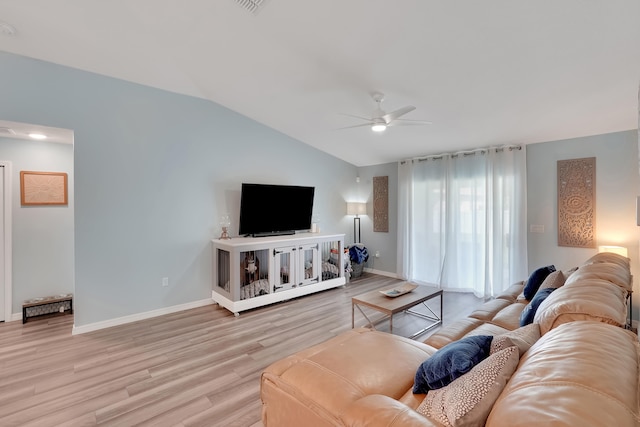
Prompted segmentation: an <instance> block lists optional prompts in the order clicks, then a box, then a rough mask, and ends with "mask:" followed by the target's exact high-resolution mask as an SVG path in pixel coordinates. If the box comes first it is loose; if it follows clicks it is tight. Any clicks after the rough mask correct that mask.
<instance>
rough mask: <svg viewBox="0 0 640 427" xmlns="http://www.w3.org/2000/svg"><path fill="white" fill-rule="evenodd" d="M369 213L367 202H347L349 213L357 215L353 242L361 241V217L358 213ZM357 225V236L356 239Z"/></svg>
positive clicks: (354, 221) (354, 222)
mask: <svg viewBox="0 0 640 427" xmlns="http://www.w3.org/2000/svg"><path fill="white" fill-rule="evenodd" d="M366 214H367V204H366V203H362V202H347V215H355V217H354V218H353V243H360V217H359V216H358V215H366ZM356 225H357V230H358V233H357V236H358V238H357V239H356Z"/></svg>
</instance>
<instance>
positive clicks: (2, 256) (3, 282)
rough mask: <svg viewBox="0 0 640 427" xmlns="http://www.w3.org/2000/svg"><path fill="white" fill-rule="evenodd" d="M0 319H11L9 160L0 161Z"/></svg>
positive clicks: (4, 320)
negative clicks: (0, 290)
mask: <svg viewBox="0 0 640 427" xmlns="http://www.w3.org/2000/svg"><path fill="white" fill-rule="evenodd" d="M0 204H1V206H0V289H4V291H3V292H0V321H2V322H6V321H9V320H11V312H12V307H11V290H12V284H11V162H7V161H0Z"/></svg>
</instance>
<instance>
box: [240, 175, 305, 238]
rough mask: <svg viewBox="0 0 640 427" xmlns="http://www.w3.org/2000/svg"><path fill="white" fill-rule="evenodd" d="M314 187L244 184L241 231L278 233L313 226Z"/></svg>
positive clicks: (260, 233)
mask: <svg viewBox="0 0 640 427" xmlns="http://www.w3.org/2000/svg"><path fill="white" fill-rule="evenodd" d="M314 192H315V188H314V187H300V186H294V185H268V184H246V183H243V184H242V193H241V195H240V226H239V233H240V235H248V236H256V237H257V236H274V235H279V234H293V233H295V232H296V231H298V230H309V229H310V228H311V214H312V212H313V195H314Z"/></svg>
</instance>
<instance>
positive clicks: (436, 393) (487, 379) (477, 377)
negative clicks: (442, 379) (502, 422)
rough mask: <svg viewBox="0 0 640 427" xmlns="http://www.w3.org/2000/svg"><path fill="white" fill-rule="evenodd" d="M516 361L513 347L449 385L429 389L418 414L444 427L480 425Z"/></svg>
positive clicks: (481, 363)
mask: <svg viewBox="0 0 640 427" xmlns="http://www.w3.org/2000/svg"><path fill="white" fill-rule="evenodd" d="M518 361H519V357H518V348H517V347H515V346H512V347H509V348H506V349H504V350H501V351H499V352H497V353H494V354H493V355H491V356H489V357H488V358H486V359H485V360H483V361H482V362H480V363H479V364H477V365H476V366H475V367H474V368H473V369H472V370H471V371H469V372H468V373H466V374H464V375H463V376H461V377H459V378H457V379H455V380H454V381H453V382H452V383H451V384H449V385H448V386H446V387H443V388H440V389H438V390H430V391H429V392H428V393H427V396H426V397H425V398H424V400H423V401H422V403H421V404H420V406H418V409H417V411H418V412H419V413H421V414H422V415H424V416H426V417H427V418H429V419H431V420H433V421H435V422H437V423H440V424H442V425H444V426H447V427H462V426H469V427H471V426H483V425H484V424H485V422H486V421H487V417H488V416H489V412H491V408H492V407H493V404H494V403H495V401H496V399H497V398H498V396H500V393H502V390H503V389H504V386H505V385H506V384H507V381H509V378H511V375H513V373H514V372H515V370H516V368H517V367H518Z"/></svg>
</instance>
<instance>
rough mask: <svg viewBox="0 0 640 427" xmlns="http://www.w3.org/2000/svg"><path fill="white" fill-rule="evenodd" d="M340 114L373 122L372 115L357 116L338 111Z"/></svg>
mask: <svg viewBox="0 0 640 427" xmlns="http://www.w3.org/2000/svg"><path fill="white" fill-rule="evenodd" d="M338 114H340V115H341V116H347V117H353V118H355V119H360V120H366V121H368V122H369V123H371V117H362V116H356V115H354V114H347V113H338Z"/></svg>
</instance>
